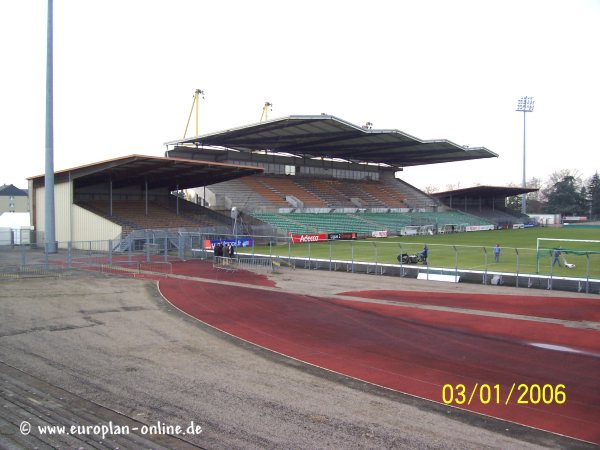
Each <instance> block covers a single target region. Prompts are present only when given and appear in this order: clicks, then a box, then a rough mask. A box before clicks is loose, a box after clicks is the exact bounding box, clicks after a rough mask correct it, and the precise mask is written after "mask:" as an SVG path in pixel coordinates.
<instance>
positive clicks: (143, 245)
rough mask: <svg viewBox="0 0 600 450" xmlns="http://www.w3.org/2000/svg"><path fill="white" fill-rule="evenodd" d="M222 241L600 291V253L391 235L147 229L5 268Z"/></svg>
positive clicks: (168, 259) (259, 255) (381, 270)
mask: <svg viewBox="0 0 600 450" xmlns="http://www.w3.org/2000/svg"><path fill="white" fill-rule="evenodd" d="M217 243H222V244H223V245H225V246H228V245H229V244H231V245H232V246H233V247H234V249H235V253H234V257H235V258H237V259H238V260H239V259H243V263H244V264H243V265H244V267H251V266H252V265H253V264H256V265H269V266H270V267H272V266H273V264H272V262H273V261H275V265H276V266H277V267H279V266H280V264H281V263H282V262H284V263H285V265H286V266H290V267H296V268H307V269H321V270H342V271H347V272H356V273H359V272H362V273H374V274H378V275H381V274H382V275H391V276H399V277H413V278H428V279H439V280H445V281H459V280H460V281H468V282H477V283H482V284H505V285H511V286H518V287H537V288H543V289H561V290H572V291H580V292H593V293H600V254H599V253H598V252H585V251H581V252H577V254H572V255H569V262H568V265H567V264H565V263H564V261H558V262H557V261H555V259H554V258H553V257H552V255H551V254H550V253H549V252H545V253H543V254H542V253H538V252H537V251H536V250H535V249H531V248H510V247H503V248H501V249H500V250H499V251H498V250H497V249H495V248H494V247H486V246H466V245H461V246H458V245H441V244H429V245H428V246H427V255H426V256H424V255H422V252H423V250H424V249H425V244H423V243H412V242H411V243H408V242H402V241H395V242H390V241H388V240H323V241H318V242H305V243H294V242H293V240H292V238H291V237H287V236H266V235H264V236H260V235H259V236H241V235H228V234H219V233H199V232H185V231H177V230H144V231H139V232H136V233H133V234H132V235H130V236H128V237H127V238H126V239H119V240H108V241H85V242H66V243H59V245H58V251H57V252H56V253H48V252H46V250H45V249H44V247H43V246H41V247H38V246H36V245H34V244H22V245H12V246H0V272H2V273H5V274H7V273H12V274H13V275H12V276H14V274H15V273H17V272H19V270H21V272H22V273H25V272H26V270H30V271H31V270H33V269H32V267H34V266H35V267H38V268H39V267H46V268H50V267H52V268H53V269H54V270H58V268H61V269H64V270H66V269H81V268H83V269H85V268H89V267H93V268H100V269H101V270H106V271H110V270H114V271H116V272H117V273H126V272H127V271H138V272H141V271H144V270H147V271H157V272H161V273H167V274H168V273H170V272H171V271H172V268H171V264H172V262H173V261H184V260H189V259H208V260H213V259H214V258H215V256H224V255H222V254H221V255H216V253H215V249H214V247H215V245H216V244H217ZM225 256H227V255H225ZM265 260H267V262H265ZM25 267H28V269H25ZM16 268H22V269H18V270H17V269H16ZM118 268H120V269H118ZM48 270H49V269H48ZM34 272H35V271H34ZM5 277H6V275H5Z"/></svg>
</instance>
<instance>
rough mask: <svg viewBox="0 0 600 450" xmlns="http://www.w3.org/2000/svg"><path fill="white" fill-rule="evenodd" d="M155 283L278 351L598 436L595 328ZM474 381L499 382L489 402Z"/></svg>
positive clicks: (599, 339)
mask: <svg viewBox="0 0 600 450" xmlns="http://www.w3.org/2000/svg"><path fill="white" fill-rule="evenodd" d="M159 286H160V290H161V292H162V294H163V295H164V296H165V298H167V299H168V300H169V301H171V302H172V303H173V305H175V306H176V307H178V308H179V309H181V310H183V311H185V312H186V313H188V314H190V315H192V316H194V317H197V318H198V319H200V320H202V321H203V322H206V323H208V324H209V325H211V326H213V327H215V328H217V329H220V330H223V331H225V332H227V333H230V334H232V335H234V336H237V337H239V338H242V339H245V340H247V341H250V342H253V343H255V344H257V345H260V346H263V347H266V348H268V349H271V350H273V351H276V352H279V353H282V354H284V355H287V356H291V357H293V358H297V359H299V360H302V361H305V362H307V363H310V364H315V365H317V366H320V367H324V368H326V369H329V370H332V371H335V372H339V373H342V374H345V375H348V376H351V377H354V378H357V379H361V380H365V381H367V382H370V383H374V384H377V385H381V386H385V387H387V388H390V389H394V390H397V391H400V392H405V393H408V394H412V395H416V396H420V397H423V398H427V399H430V400H433V401H436V402H442V387H443V386H444V385H446V384H449V385H453V386H455V385H457V384H463V385H464V386H465V387H466V398H465V401H466V400H468V399H469V397H470V394H471V393H474V395H473V399H472V401H471V402H470V404H469V405H468V406H467V405H463V406H461V407H464V408H465V409H468V410H471V411H476V412H479V413H483V414H487V415H490V416H494V417H498V418H501V419H506V420H509V421H512V422H516V423H520V424H524V425H528V426H532V427H535V428H540V429H543V430H547V431H552V432H555V433H559V434H563V435H566V436H570V437H574V438H577V439H582V440H585V441H589V442H593V443H596V444H600V427H598V423H600V383H598V380H599V379H600V332H596V331H591V330H581V329H574V328H565V327H563V326H561V325H556V324H550V323H540V322H533V321H523V320H514V319H508V318H498V317H489V316H478V315H471V314H463V313H454V312H445V311H434V310H425V309H419V308H414V307H404V306H399V305H393V304H376V303H369V302H360V301H356V302H354V301H345V300H338V299H328V298H318V297H313V296H306V295H298V294H290V293H285V292H276V291H270V290H259V289H255V288H251V287H232V286H227V285H220V284H214V283H204V282H197V281H191V280H189V281H188V280H180V279H165V280H160V281H159ZM429 295H431V294H429ZM482 298H484V297H482ZM518 298H519V300H521V301H526V298H524V297H518ZM400 299H401V298H399V300H400ZM503 299H504V296H503ZM512 300H514V299H512ZM563 336H564V337H563ZM530 342H537V343H545V344H547V343H552V344H555V345H562V346H565V347H574V350H573V351H556V350H551V349H546V348H539V347H535V346H532V345H530ZM577 350H580V351H581V353H578V352H576V351H577ZM521 383H523V384H525V385H527V386H531V385H540V386H544V385H550V386H553V387H554V386H557V385H559V384H564V385H565V392H566V402H565V403H564V404H562V405H558V404H556V403H554V402H552V403H551V404H544V403H543V402H535V400H536V398H535V397H536V395H537V391H536V390H535V389H534V390H532V393H533V394H534V399H533V400H534V402H533V403H537V404H533V403H532V401H531V397H529V392H528V395H526V396H525V397H524V398H523V399H529V403H528V404H518V403H517V399H518V398H519V396H520V395H521V394H523V393H524V392H525V389H524V388H523V389H521V390H519V388H518V385H519V384H521ZM482 384H485V385H489V386H492V387H493V386H495V385H498V388H494V387H493V388H492V397H491V399H490V401H489V403H488V404H484V403H483V402H482V399H481V398H480V394H481V393H483V394H484V396H483V397H484V398H483V401H485V399H486V395H485V394H486V390H485V389H484V390H483V391H482V390H481V388H479V389H474V388H475V386H478V387H480V386H481V385H482ZM513 384H516V387H515V388H514V389H513V393H512V395H511V396H510V399H509V401H508V403H507V404H505V403H506V400H507V398H508V395H509V392H510V391H511V387H512V386H513ZM550 391H551V390H548V391H547V393H548V394H549V393H550ZM454 392H455V393H456V391H454ZM447 393H449V391H447ZM496 393H498V398H496ZM547 398H548V397H547ZM455 406H456V405H455Z"/></svg>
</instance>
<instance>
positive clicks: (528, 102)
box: [517, 97, 535, 112]
mask: <svg viewBox="0 0 600 450" xmlns="http://www.w3.org/2000/svg"><path fill="white" fill-rule="evenodd" d="M534 105H535V101H534V100H533V97H521V98H520V99H519V101H518V102H517V111H523V112H532V111H533V107H534Z"/></svg>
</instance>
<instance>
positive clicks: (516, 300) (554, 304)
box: [340, 289, 600, 322]
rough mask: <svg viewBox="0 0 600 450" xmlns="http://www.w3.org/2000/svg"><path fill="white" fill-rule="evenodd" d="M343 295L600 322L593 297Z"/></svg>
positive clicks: (382, 292)
mask: <svg viewBox="0 0 600 450" xmlns="http://www.w3.org/2000/svg"><path fill="white" fill-rule="evenodd" d="M340 295H349V296H353V297H363V298H371V299H381V300H390V301H401V302H408V303H417V304H425V305H437V306H450V307H453V308H467V309H478V310H481V311H494V312H502V313H508V314H520V315H524V316H535V317H547V318H551V319H562V320H574V321H581V320H589V321H592V322H600V301H598V300H597V299H593V298H582V297H578V298H565V297H542V296H533V295H532V296H529V295H527V296H517V295H498V294H486V295H478V294H458V293H451V292H419V291H390V290H385V289H382V290H369V291H353V292H343V293H342V294H340Z"/></svg>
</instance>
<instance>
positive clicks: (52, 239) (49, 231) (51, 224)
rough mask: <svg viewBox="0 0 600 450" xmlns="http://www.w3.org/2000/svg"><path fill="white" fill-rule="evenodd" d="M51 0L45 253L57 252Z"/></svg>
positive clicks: (48, 48)
mask: <svg viewBox="0 0 600 450" xmlns="http://www.w3.org/2000/svg"><path fill="white" fill-rule="evenodd" d="M52 13H53V7H52V0H48V28H47V36H46V151H45V173H44V204H45V206H44V209H45V213H44V216H45V218H44V225H45V229H44V245H45V248H46V252H47V253H56V252H57V246H58V245H57V242H56V232H55V225H56V223H55V213H54V57H53V20H52Z"/></svg>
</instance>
